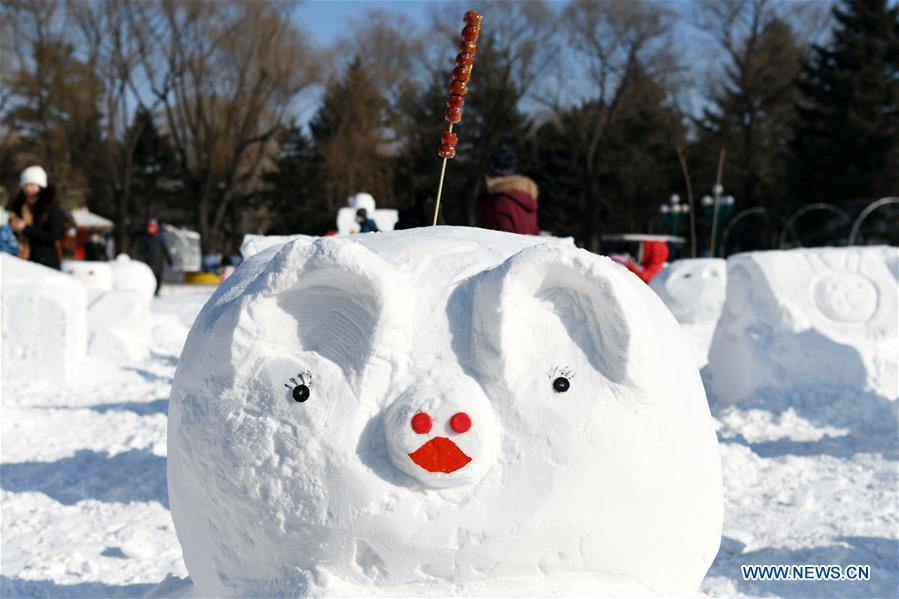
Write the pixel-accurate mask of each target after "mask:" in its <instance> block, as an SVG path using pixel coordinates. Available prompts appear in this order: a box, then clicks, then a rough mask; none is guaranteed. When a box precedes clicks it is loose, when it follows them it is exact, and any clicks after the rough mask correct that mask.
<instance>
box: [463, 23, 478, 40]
mask: <svg viewBox="0 0 899 599" xmlns="http://www.w3.org/2000/svg"><path fill="white" fill-rule="evenodd" d="M479 33H480V32H479V31H478V30H477V29H476V28H474V27H472V26H471V25H468V26H466V27H465V29H463V30H462V39H463V40H465V41H466V42H476V41H478V34H479Z"/></svg>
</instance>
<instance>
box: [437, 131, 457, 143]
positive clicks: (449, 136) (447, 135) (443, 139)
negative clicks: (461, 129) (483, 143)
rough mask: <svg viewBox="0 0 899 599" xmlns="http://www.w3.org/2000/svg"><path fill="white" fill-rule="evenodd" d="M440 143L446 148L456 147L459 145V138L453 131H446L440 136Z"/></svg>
mask: <svg viewBox="0 0 899 599" xmlns="http://www.w3.org/2000/svg"><path fill="white" fill-rule="evenodd" d="M440 143H442V144H443V145H445V146H454V145H456V144H457V143H459V136H458V135H456V134H455V133H453V132H452V131H444V132H443V133H441V134H440Z"/></svg>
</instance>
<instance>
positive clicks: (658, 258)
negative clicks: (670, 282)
mask: <svg viewBox="0 0 899 599" xmlns="http://www.w3.org/2000/svg"><path fill="white" fill-rule="evenodd" d="M641 249H642V252H641V253H642V254H643V256H642V257H641V258H640V264H634V263H633V262H631V261H630V260H628V261H627V263H625V266H627V267H628V268H629V269H630V270H631V272H633V273H634V274H635V275H637V276H638V277H640V278H641V279H643V282H644V283H649V282H650V281H651V280H652V278H653V277H654V276H656V273H658V272H659V271H660V270H662V269H663V268H664V267H665V261H666V260H667V259H668V244H666V243H665V242H664V241H644V242H643V245H642V247H641Z"/></svg>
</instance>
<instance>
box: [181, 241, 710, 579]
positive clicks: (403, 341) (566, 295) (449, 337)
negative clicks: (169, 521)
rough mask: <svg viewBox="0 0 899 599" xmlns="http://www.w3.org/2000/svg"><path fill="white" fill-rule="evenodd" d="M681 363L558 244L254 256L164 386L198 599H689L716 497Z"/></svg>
mask: <svg viewBox="0 0 899 599" xmlns="http://www.w3.org/2000/svg"><path fill="white" fill-rule="evenodd" d="M687 343H688V341H687V340H686V338H685V337H684V335H683V332H682V331H681V330H680V328H679V327H678V325H677V323H676V321H675V320H674V318H673V317H672V316H671V314H670V313H669V312H668V310H667V309H665V307H664V305H663V304H662V303H661V301H660V300H659V299H658V297H656V295H655V294H654V293H653V292H652V291H651V290H650V289H649V288H648V287H647V286H646V285H645V284H643V283H642V282H641V281H639V280H638V279H637V278H636V277H633V276H632V275H630V274H629V273H627V272H622V271H621V270H620V269H619V268H618V267H617V266H616V265H614V264H613V263H612V262H611V261H610V260H609V259H607V258H604V257H600V256H596V255H594V254H590V253H589V252H586V251H584V250H578V249H576V248H574V247H572V246H571V245H570V244H567V243H565V242H564V241H557V240H552V239H546V238H540V237H530V236H524V235H513V234H509V233H501V232H496V231H486V230H482V229H474V228H468V227H428V228H427V229H414V230H409V231H396V232H391V233H383V234H379V235H361V236H358V237H353V238H321V239H317V240H316V241H315V242H313V243H312V244H307V243H303V242H301V241H293V242H290V243H287V244H285V245H283V246H280V247H272V248H269V249H266V250H263V251H261V252H259V253H257V254H255V255H253V256H252V257H250V258H249V259H248V260H246V261H245V262H244V263H243V264H241V265H240V266H239V267H238V268H237V270H236V271H235V273H234V274H233V275H232V276H231V277H230V278H229V279H228V280H227V281H226V282H225V283H223V284H222V285H221V286H220V287H219V288H218V289H217V290H216V292H215V294H214V295H213V297H212V298H211V299H210V301H209V302H208V303H207V304H206V305H205V307H204V308H203V310H202V312H201V313H200V315H199V317H198V318H197V320H196V322H195V323H194V325H193V328H192V329H191V332H190V335H189V337H188V340H187V343H186V345H185V347H184V350H183V353H182V356H181V360H180V362H179V365H178V369H177V372H176V373H175V377H174V383H173V386H172V394H171V400H170V404H169V406H170V407H169V422H168V461H167V464H168V466H167V467H168V485H169V497H170V503H171V511H172V517H173V519H174V522H175V527H176V530H177V533H178V538H179V540H180V542H181V545H182V548H183V552H184V559H185V562H186V564H187V567H188V570H189V572H190V577H191V580H192V581H193V584H194V585H195V587H196V588H195V591H196V593H197V594H198V595H200V596H309V595H314V596H320V595H338V596H347V595H364V596H372V595H418V596H421V595H450V594H468V595H471V594H474V595H497V594H504V595H523V594H528V595H547V594H548V595H558V594H568V595H570V594H581V595H607V594H622V593H630V594H644V595H645V594H655V595H664V596H670V595H687V594H691V593H694V592H695V591H696V590H697V588H698V587H699V583H700V581H701V580H702V579H703V577H704V575H705V573H706V571H707V570H708V568H709V566H710V564H711V563H712V560H713V558H714V557H715V555H716V553H717V550H718V545H719V540H720V535H721V518H722V489H721V473H720V462H719V456H718V447H717V440H716V437H715V433H714V430H713V426H712V420H711V417H710V414H709V409H708V406H707V403H706V398H705V393H704V390H703V387H702V382H701V380H700V378H699V373H698V370H697V368H696V367H695V365H694V364H693V362H692V360H691V358H690V354H689V351H688V350H687Z"/></svg>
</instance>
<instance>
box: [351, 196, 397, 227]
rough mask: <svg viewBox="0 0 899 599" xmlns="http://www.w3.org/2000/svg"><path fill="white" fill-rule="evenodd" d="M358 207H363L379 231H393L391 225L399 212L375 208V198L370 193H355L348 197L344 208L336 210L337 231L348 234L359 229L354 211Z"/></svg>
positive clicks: (394, 223)
mask: <svg viewBox="0 0 899 599" xmlns="http://www.w3.org/2000/svg"><path fill="white" fill-rule="evenodd" d="M360 208H365V211H366V212H367V213H368V218H370V219H373V220H374V221H375V223H376V224H377V225H378V229H380V230H381V231H393V227H394V226H395V225H396V221H397V220H398V219H399V212H397V211H396V210H394V209H392V208H382V209H380V210H378V209H376V207H375V198H374V197H372V195H371V194H370V193H364V192H363V193H357V194H356V195H354V196H351V197H350V198H349V200H348V201H347V207H346V208H341V209H340V210H338V211H337V232H338V233H340V234H341V235H348V234H350V233H352V232H353V231H354V230H355V231H358V230H359V225H358V224H357V223H356V211H357V210H359V209H360Z"/></svg>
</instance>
